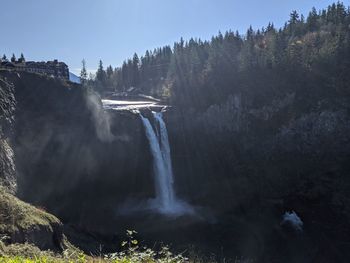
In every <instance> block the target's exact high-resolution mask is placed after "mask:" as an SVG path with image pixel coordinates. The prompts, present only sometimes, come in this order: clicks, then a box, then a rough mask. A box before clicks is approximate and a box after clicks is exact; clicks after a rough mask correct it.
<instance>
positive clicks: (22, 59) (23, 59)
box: [18, 53, 26, 63]
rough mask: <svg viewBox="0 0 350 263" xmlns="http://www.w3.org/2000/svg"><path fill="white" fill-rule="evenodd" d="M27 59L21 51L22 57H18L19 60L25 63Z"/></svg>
mask: <svg viewBox="0 0 350 263" xmlns="http://www.w3.org/2000/svg"><path fill="white" fill-rule="evenodd" d="M25 61H26V59H25V58H24V55H23V53H21V57H20V58H19V59H18V62H20V63H24V62H25Z"/></svg>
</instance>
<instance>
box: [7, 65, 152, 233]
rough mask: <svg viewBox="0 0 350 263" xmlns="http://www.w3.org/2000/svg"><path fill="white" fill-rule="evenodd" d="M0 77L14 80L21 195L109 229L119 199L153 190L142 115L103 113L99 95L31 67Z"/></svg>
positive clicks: (76, 220) (63, 214)
mask: <svg viewBox="0 0 350 263" xmlns="http://www.w3.org/2000/svg"><path fill="white" fill-rule="evenodd" d="M1 76H2V78H6V79H7V81H8V82H9V83H13V86H11V87H12V89H13V91H12V92H10V94H11V96H13V97H15V98H16V101H17V105H16V107H15V112H11V117H12V118H15V123H14V140H13V142H14V143H13V145H14V155H15V157H16V158H15V159H16V164H17V173H18V185H19V187H18V188H19V189H18V193H19V196H21V197H22V198H23V199H24V200H26V201H28V202H30V203H33V204H37V205H40V206H43V207H45V208H46V209H47V210H48V211H50V212H53V213H54V214H55V215H57V216H59V217H60V218H61V219H62V220H63V221H64V222H69V223H73V224H76V225H79V226H81V227H85V228H90V229H93V230H96V231H97V230H101V231H107V230H108V223H107V222H108V220H112V219H114V217H115V216H116V213H115V211H116V210H117V208H118V205H120V204H122V203H123V202H125V201H127V199H129V198H132V199H138V198H143V199H147V198H150V197H152V196H153V195H154V189H153V188H154V187H153V180H152V178H151V172H150V169H151V167H152V166H151V164H152V162H151V157H150V153H149V150H148V144H147V140H146V139H145V135H144V132H143V128H142V124H141V121H140V119H139V117H138V116H137V115H134V114H132V113H127V112H124V113H123V112H110V113H106V112H104V111H103V109H102V105H101V101H100V99H99V98H98V97H97V96H96V95H95V94H94V93H92V92H90V91H87V90H85V89H84V88H82V87H81V86H80V85H75V84H72V83H66V82H63V81H61V80H55V79H52V78H48V77H45V76H40V75H36V74H28V73H21V74H15V73H11V72H6V71H5V72H1ZM4 145H5V146H6V144H2V146H4ZM5 161H6V162H5V163H9V162H7V160H5ZM106 229H107V230H106Z"/></svg>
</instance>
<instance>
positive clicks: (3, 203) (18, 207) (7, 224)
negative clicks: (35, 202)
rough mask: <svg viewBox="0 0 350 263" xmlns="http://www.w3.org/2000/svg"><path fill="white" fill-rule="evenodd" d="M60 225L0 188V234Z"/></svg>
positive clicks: (51, 216) (46, 214) (39, 210)
mask: <svg viewBox="0 0 350 263" xmlns="http://www.w3.org/2000/svg"><path fill="white" fill-rule="evenodd" d="M51 224H61V223H60V221H59V219H58V218H56V217H55V216H53V215H51V214H49V213H47V212H45V211H43V210H41V209H38V208H36V207H34V206H32V205H30V204H27V203H25V202H23V201H21V200H19V199H18V198H17V197H15V196H13V195H11V194H10V193H8V192H6V191H5V190H4V189H2V188H0V233H6V234H11V233H14V232H16V231H20V230H22V231H23V230H24V231H25V230H29V229H33V228H37V227H38V226H47V227H48V228H49V229H51Z"/></svg>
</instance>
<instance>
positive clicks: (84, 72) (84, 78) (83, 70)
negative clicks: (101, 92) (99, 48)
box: [80, 59, 87, 85]
mask: <svg viewBox="0 0 350 263" xmlns="http://www.w3.org/2000/svg"><path fill="white" fill-rule="evenodd" d="M81 64H82V68H81V71H80V81H81V84H83V85H85V84H86V81H87V70H86V61H85V59H83V60H82V61H81Z"/></svg>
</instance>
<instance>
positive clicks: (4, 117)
mask: <svg viewBox="0 0 350 263" xmlns="http://www.w3.org/2000/svg"><path fill="white" fill-rule="evenodd" d="M13 91H14V86H13V85H12V84H11V83H10V82H8V81H7V80H6V79H5V78H2V77H0V185H2V186H4V187H5V188H6V189H7V190H9V191H10V192H15V191H16V187H17V181H16V168H15V161H14V153H13V149H12V147H11V138H12V135H13V124H14V111H15V106H16V100H15V97H14V94H13Z"/></svg>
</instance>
